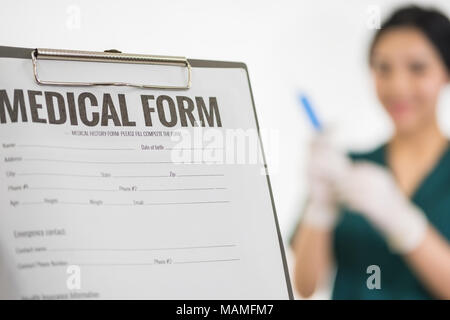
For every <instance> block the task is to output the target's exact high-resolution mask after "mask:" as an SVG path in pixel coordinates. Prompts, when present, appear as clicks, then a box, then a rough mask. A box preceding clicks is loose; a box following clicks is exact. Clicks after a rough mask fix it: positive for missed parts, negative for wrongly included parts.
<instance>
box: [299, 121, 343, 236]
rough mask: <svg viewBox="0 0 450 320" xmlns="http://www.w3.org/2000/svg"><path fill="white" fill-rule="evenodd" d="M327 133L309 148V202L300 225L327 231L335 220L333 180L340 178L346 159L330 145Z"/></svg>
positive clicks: (335, 201) (320, 135)
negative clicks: (303, 224)
mask: <svg viewBox="0 0 450 320" xmlns="http://www.w3.org/2000/svg"><path fill="white" fill-rule="evenodd" d="M331 137H332V132H331V131H330V130H328V131H324V132H321V133H319V134H318V135H317V136H316V137H314V138H313V140H312V142H311V145H310V150H309V151H310V155H309V159H308V164H307V178H308V183H309V201H308V202H307V206H306V208H305V211H304V216H303V220H302V223H305V224H308V225H311V226H314V227H316V228H320V229H331V228H332V227H333V226H334V225H335V223H336V221H337V219H338V204H337V197H336V192H335V184H336V181H338V180H340V179H343V178H344V177H345V175H346V171H347V169H348V168H349V166H350V160H349V159H348V158H347V157H346V156H345V154H344V153H343V152H341V151H339V150H338V149H337V148H336V147H335V146H334V145H333V143H332V140H331Z"/></svg>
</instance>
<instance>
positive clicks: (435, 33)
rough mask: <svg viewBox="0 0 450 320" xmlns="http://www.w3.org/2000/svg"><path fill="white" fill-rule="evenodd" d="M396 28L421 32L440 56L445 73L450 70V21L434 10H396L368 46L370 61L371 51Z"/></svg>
mask: <svg viewBox="0 0 450 320" xmlns="http://www.w3.org/2000/svg"><path fill="white" fill-rule="evenodd" d="M397 27H411V28H415V29H417V30H419V31H421V32H422V33H423V34H424V35H425V36H426V37H427V38H428V40H429V41H430V42H431V43H432V44H433V45H434V47H435V48H436V50H437V51H438V53H439V54H440V56H441V58H442V60H443V61H444V64H445V65H446V66H447V71H449V70H450V20H449V19H448V17H447V16H446V15H445V14H443V13H442V12H440V11H439V10H436V9H431V8H423V7H418V6H407V7H403V8H400V9H397V10H396V11H395V12H394V13H393V14H392V15H391V16H390V17H389V18H388V19H387V20H386V21H384V22H383V24H382V25H381V28H380V29H378V31H377V33H376V34H375V37H374V39H373V40H372V45H371V46H370V52H369V55H370V59H371V58H372V54H373V49H374V47H375V45H376V44H377V42H378V40H379V39H380V37H381V36H382V35H383V34H385V33H386V31H389V30H392V29H393V28H397Z"/></svg>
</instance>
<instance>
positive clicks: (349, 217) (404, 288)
mask: <svg viewBox="0 0 450 320" xmlns="http://www.w3.org/2000/svg"><path fill="white" fill-rule="evenodd" d="M386 147H387V144H383V145H381V146H380V147H378V148H376V149H375V150H373V151H371V152H368V153H359V154H355V153H351V154H350V157H351V158H352V160H353V161H371V162H374V163H376V164H379V165H382V166H384V167H386V168H387V169H388V170H389V168H388V165H387V161H386ZM410 200H411V201H412V202H413V203H414V204H415V205H416V206H418V207H419V208H421V209H422V210H423V211H424V212H425V214H426V215H427V218H428V220H429V222H430V224H431V225H433V226H434V227H435V228H436V229H437V230H438V231H439V233H440V234H441V235H442V236H444V238H446V239H447V240H450V145H447V149H446V150H445V151H444V153H443V154H442V155H441V156H440V158H439V160H438V162H437V163H436V165H435V167H434V168H433V169H432V170H431V171H430V172H429V173H428V175H427V176H426V177H425V178H424V179H423V180H422V182H421V183H420V185H419V186H418V188H417V189H416V190H415V192H414V194H413V195H412V196H411V197H410ZM380 201H383V200H382V199H380ZM341 213H342V217H341V219H340V221H339V222H338V224H337V226H336V228H335V230H334V235H333V239H334V241H333V248H334V250H333V251H334V258H335V262H336V268H337V270H336V278H335V282H334V287H333V294H332V298H333V299H433V296H432V294H431V293H430V292H429V291H428V290H427V289H426V288H425V287H424V286H423V285H422V284H421V282H420V281H419V279H418V278H417V277H416V276H415V275H414V273H413V271H412V270H411V269H410V268H409V266H408V265H407V263H406V261H404V259H403V258H402V256H401V255H398V254H394V253H392V252H391V251H390V250H389V248H388V246H387V243H386V241H385V239H384V238H383V236H382V235H381V234H380V233H379V231H377V230H376V229H374V227H373V226H372V225H371V224H370V223H369V222H368V220H366V219H365V218H364V217H363V216H362V215H361V214H358V213H356V212H354V211H351V210H349V209H346V208H342V209H341ZM291 240H293V237H292V238H291ZM291 243H292V241H291ZM371 265H376V266H379V268H380V284H381V288H380V289H376V288H374V289H369V288H368V286H367V279H368V278H369V277H370V276H371V275H372V274H373V271H371V272H369V273H368V271H367V268H368V267H369V266H371Z"/></svg>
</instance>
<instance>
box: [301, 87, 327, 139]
mask: <svg viewBox="0 0 450 320" xmlns="http://www.w3.org/2000/svg"><path fill="white" fill-rule="evenodd" d="M299 102H300V103H301V105H302V106H303V109H304V110H305V112H306V115H307V116H308V119H309V120H310V122H311V123H312V125H313V127H314V129H315V130H316V131H322V124H321V123H320V121H319V119H318V118H317V116H316V113H315V112H314V109H313V107H312V105H311V102H310V101H309V99H308V97H307V96H306V95H304V94H300V95H299Z"/></svg>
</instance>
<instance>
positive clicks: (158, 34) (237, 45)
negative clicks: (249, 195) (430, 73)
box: [0, 0, 450, 241]
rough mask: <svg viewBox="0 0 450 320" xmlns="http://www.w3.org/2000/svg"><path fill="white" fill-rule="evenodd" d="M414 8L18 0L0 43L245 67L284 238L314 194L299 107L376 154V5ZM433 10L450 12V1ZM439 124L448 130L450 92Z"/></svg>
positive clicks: (379, 121)
mask: <svg viewBox="0 0 450 320" xmlns="http://www.w3.org/2000/svg"><path fill="white" fill-rule="evenodd" d="M405 3H410V1H398V0H397V1H394V0H389V1H386V0H369V1H368V0H348V1H333V0H327V1H325V0H314V1H305V0H303V1H262V0H258V1H256V0H255V1H243V0H240V1H235V0H227V1H220V2H219V1H211V0H209V1H208V0H201V1H200V0H190V1H181V0H177V1H154V0H147V1H137V0H127V1H111V0H110V1H105V0H102V1H76V0H73V1H66V0H64V1H49V0H45V1H44V0H41V1H20V0H6V1H5V0H2V2H1V10H0V45H7V46H21V47H48V48H66V49H86V50H96V51H99V50H104V49H111V48H115V49H119V50H121V51H123V52H130V53H149V54H161V55H183V56H187V57H189V58H198V59H214V60H231V61H242V62H245V63H246V64H247V66H248V68H249V72H250V79H251V82H252V87H253V93H254V97H255V102H256V107H257V112H258V116H259V122H260V126H261V127H262V128H263V129H265V130H276V131H275V132H277V135H278V139H279V140H278V143H277V144H273V143H272V142H271V141H269V139H267V141H264V142H265V144H266V149H267V150H266V153H268V154H267V156H268V161H269V168H270V170H271V171H272V175H271V180H272V187H273V192H274V196H275V201H276V207H277V211H278V216H279V220H280V225H281V230H282V233H283V236H284V240H285V241H286V240H287V238H288V235H289V234H290V233H291V231H292V228H293V225H294V223H295V221H296V220H297V219H298V216H299V209H300V206H301V204H302V201H303V199H304V197H305V194H306V183H305V179H304V164H305V156H306V152H307V141H308V139H309V138H310V136H311V133H312V132H311V131H312V130H311V126H310V124H309V123H308V121H307V119H305V117H304V114H303V113H302V110H300V109H299V106H298V104H297V93H298V91H299V90H303V91H305V92H307V93H308V94H309V96H310V97H311V98H312V100H313V102H314V104H315V105H316V107H317V109H318V113H319V114H320V116H321V117H322V118H323V120H324V122H328V123H333V124H335V125H336V126H337V140H338V141H339V143H340V144H341V145H342V146H343V147H346V148H348V149H352V150H365V149H370V148H373V147H374V146H376V145H378V144H379V143H381V142H382V141H384V140H385V139H387V138H388V137H389V135H390V133H391V125H390V123H389V121H388V119H387V117H386V115H385V114H384V112H383V111H382V108H381V106H379V103H378V102H377V101H376V98H375V95H374V92H373V89H372V83H371V79H370V73H369V70H368V67H367V50H368V49H367V48H368V45H369V43H370V40H371V37H372V35H373V32H374V30H371V29H370V28H369V27H368V25H367V22H368V20H369V19H370V18H371V13H370V8H371V6H376V8H379V10H380V12H381V16H382V17H385V16H386V15H388V14H389V13H390V12H391V10H392V9H393V8H395V7H398V6H399V5H401V4H405ZM415 3H418V4H423V5H435V6H436V7H438V8H440V9H441V10H443V11H444V12H446V13H447V14H450V1H448V0H441V1H426V0H422V1H420V2H417V1H416V2H415ZM448 91H449V90H448V89H447V90H446V92H444V95H443V97H442V99H441V103H440V115H439V117H440V121H441V123H442V127H443V129H444V130H445V132H447V133H449V132H450V117H449V115H450V110H449V106H448V105H449V101H450V94H449V92H448Z"/></svg>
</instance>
